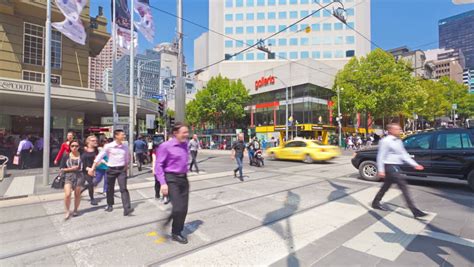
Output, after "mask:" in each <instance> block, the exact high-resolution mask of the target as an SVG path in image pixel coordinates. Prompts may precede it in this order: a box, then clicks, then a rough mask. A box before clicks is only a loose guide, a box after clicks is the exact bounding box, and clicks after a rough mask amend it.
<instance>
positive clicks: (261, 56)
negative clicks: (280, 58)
mask: <svg viewBox="0 0 474 267" xmlns="http://www.w3.org/2000/svg"><path fill="white" fill-rule="evenodd" d="M257 60H265V53H257Z"/></svg>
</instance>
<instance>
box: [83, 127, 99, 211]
mask: <svg viewBox="0 0 474 267" xmlns="http://www.w3.org/2000/svg"><path fill="white" fill-rule="evenodd" d="M97 142H98V141H97V137H96V136H95V135H91V136H88V137H87V138H86V144H85V145H86V146H85V147H84V152H82V155H81V158H82V162H83V163H84V166H83V169H82V171H83V175H84V179H85V180H86V181H87V186H86V187H85V188H84V189H83V191H85V190H88V191H89V197H90V199H91V205H94V206H96V205H97V201H96V200H95V198H94V187H95V186H96V184H94V182H95V179H94V177H93V176H89V174H87V172H88V171H89V169H90V168H91V167H92V165H93V164H94V159H95V157H96V156H97V154H98V153H99V150H98V148H97V146H98V143H97Z"/></svg>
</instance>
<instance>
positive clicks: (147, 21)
mask: <svg viewBox="0 0 474 267" xmlns="http://www.w3.org/2000/svg"><path fill="white" fill-rule="evenodd" d="M133 1H135V12H137V13H138V15H140V21H138V22H135V27H137V29H138V30H139V31H140V32H141V33H142V34H143V36H145V38H146V39H147V40H148V42H153V38H154V37H155V24H154V23H153V15H152V13H151V9H150V3H149V0H133Z"/></svg>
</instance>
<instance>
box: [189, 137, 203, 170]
mask: <svg viewBox="0 0 474 267" xmlns="http://www.w3.org/2000/svg"><path fill="white" fill-rule="evenodd" d="M199 148H200V147H199V141H198V136H197V134H193V139H191V141H189V144H188V149H189V152H190V153H191V164H189V171H190V172H192V171H193V165H194V166H195V167H196V172H197V173H199V168H198V165H197V161H196V158H197V154H198V150H199Z"/></svg>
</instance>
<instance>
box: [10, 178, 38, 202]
mask: <svg viewBox="0 0 474 267" xmlns="http://www.w3.org/2000/svg"><path fill="white" fill-rule="evenodd" d="M34 190H35V176H19V177H15V178H14V179H13V181H12V182H11V184H10V186H9V187H8V189H7V192H6V193H5V197H14V196H25V195H31V194H33V192H34Z"/></svg>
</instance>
